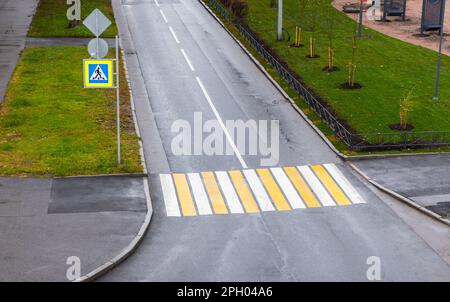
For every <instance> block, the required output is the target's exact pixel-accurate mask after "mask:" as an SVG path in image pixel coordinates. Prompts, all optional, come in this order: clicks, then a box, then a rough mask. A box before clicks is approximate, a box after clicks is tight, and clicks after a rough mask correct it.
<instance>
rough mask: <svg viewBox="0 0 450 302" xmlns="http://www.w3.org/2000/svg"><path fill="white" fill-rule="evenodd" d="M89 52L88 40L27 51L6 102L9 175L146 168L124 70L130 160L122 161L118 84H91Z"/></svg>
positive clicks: (3, 132)
mask: <svg viewBox="0 0 450 302" xmlns="http://www.w3.org/2000/svg"><path fill="white" fill-rule="evenodd" d="M86 57H88V54H87V52H86V48H85V47H36V48H26V49H25V50H24V52H23V53H22V57H21V59H20V62H19V64H18V66H17V68H16V70H15V72H14V75H13V77H12V78H11V81H10V83H9V86H8V91H7V94H6V97H5V100H4V103H2V104H1V105H0V174H1V175H40V176H47V175H54V176H67V175H87V174H104V173H105V174H109V173H121V172H141V171H142V167H141V164H140V156H139V143H138V137H137V136H136V134H135V130H134V125H133V121H132V115H131V109H130V104H129V102H130V99H129V93H128V86H127V81H126V80H125V77H124V76H122V77H121V88H122V89H121V103H122V104H121V107H122V109H121V110H122V121H121V122H122V160H123V164H122V165H120V166H117V164H116V128H115V90H114V89H84V88H83V84H82V59H83V58H86ZM122 68H123V67H122ZM122 75H123V73H122Z"/></svg>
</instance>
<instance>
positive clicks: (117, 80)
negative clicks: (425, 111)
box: [116, 36, 121, 165]
mask: <svg viewBox="0 0 450 302" xmlns="http://www.w3.org/2000/svg"><path fill="white" fill-rule="evenodd" d="M116 115H117V162H118V164H119V165H120V164H121V159H120V72H119V37H118V36H116Z"/></svg>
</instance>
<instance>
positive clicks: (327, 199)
mask: <svg viewBox="0 0 450 302" xmlns="http://www.w3.org/2000/svg"><path fill="white" fill-rule="evenodd" d="M297 169H298V170H299V171H300V172H301V173H302V175H303V176H304V177H305V180H306V182H307V183H308V184H309V186H310V188H311V189H312V190H313V191H314V193H315V194H316V195H317V197H318V198H319V200H320V202H321V203H322V205H324V206H335V205H336V203H335V202H334V201H333V199H332V198H331V196H330V194H328V192H327V190H326V189H325V188H324V187H323V185H322V183H321V182H320V180H319V179H317V177H316V175H314V173H313V172H312V171H311V169H310V168H309V167H308V166H301V167H300V166H297Z"/></svg>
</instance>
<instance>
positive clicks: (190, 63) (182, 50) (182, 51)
mask: <svg viewBox="0 0 450 302" xmlns="http://www.w3.org/2000/svg"><path fill="white" fill-rule="evenodd" d="M180 50H181V53H182V54H183V57H184V59H185V60H186V63H188V65H189V68H190V69H191V70H192V71H195V68H194V65H192V62H191V60H189V57H188V56H187V54H186V52H185V51H184V49H183V48H181V49H180Z"/></svg>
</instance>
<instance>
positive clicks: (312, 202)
mask: <svg viewBox="0 0 450 302" xmlns="http://www.w3.org/2000/svg"><path fill="white" fill-rule="evenodd" d="M284 172H286V174H287V176H288V177H289V179H290V180H291V181H292V183H293V184H294V187H295V188H296V189H297V191H298V193H299V194H300V196H301V197H302V199H303V201H304V202H305V204H306V206H307V207H308V208H320V207H321V205H320V202H319V201H318V200H317V198H316V196H314V193H313V192H312V191H311V189H310V188H309V186H308V185H307V184H306V182H305V180H304V179H303V177H302V176H301V175H300V173H299V172H298V170H297V169H296V168H295V167H285V168H284Z"/></svg>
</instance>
